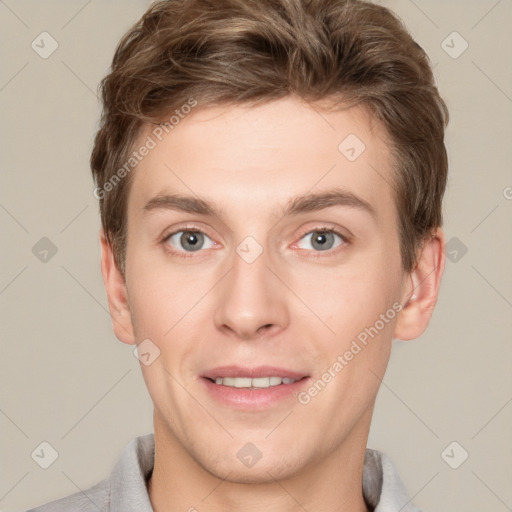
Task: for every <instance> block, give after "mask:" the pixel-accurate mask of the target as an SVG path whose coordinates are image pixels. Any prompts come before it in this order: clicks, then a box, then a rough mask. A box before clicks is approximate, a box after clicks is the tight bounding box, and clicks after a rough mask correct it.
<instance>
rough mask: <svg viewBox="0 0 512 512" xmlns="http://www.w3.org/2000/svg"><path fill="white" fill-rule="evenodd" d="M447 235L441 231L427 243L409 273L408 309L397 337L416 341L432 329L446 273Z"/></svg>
mask: <svg viewBox="0 0 512 512" xmlns="http://www.w3.org/2000/svg"><path fill="white" fill-rule="evenodd" d="M444 246H445V242H444V234H443V231H442V230H441V228H438V229H437V230H436V232H435V233H434V234H433V235H432V237H431V238H430V239H428V240H426V241H425V243H424V245H423V247H422V249H421V252H420V254H419V257H418V261H417V265H416V267H415V268H414V269H413V270H412V271H411V272H410V273H409V275H408V279H407V281H406V286H405V288H404V299H403V301H402V303H403V304H404V307H403V309H402V311H400V314H399V315H398V318H397V322H396V325H395V332H394V335H393V337H394V338H397V339H400V340H412V339H415V338H418V337H419V336H421V334H423V332H424V331H425V329H426V328H427V326H428V323H429V321H430V318H431V317H432V313H433V311H434V307H435V305H436V302H437V297H438V295H439V288H440V284H441V277H442V275H443V271H444V264H445V254H444Z"/></svg>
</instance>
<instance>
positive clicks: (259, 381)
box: [215, 377, 298, 388]
mask: <svg viewBox="0 0 512 512" xmlns="http://www.w3.org/2000/svg"><path fill="white" fill-rule="evenodd" d="M297 380H298V379H290V378H289V377H256V378H254V379H251V378H250V377H217V378H216V379H215V384H218V385H219V386H228V387H231V388H270V387H274V386H279V385H280V384H293V383H294V382H296V381H297Z"/></svg>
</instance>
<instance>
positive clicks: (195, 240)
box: [181, 231, 201, 251]
mask: <svg viewBox="0 0 512 512" xmlns="http://www.w3.org/2000/svg"><path fill="white" fill-rule="evenodd" d="M199 234H200V233H194V232H192V231H188V232H187V231H186V232H184V233H183V235H181V241H182V245H183V247H184V248H185V249H190V250H192V251H197V250H198V249H200V245H201V244H200V237H199V236H198V235H199Z"/></svg>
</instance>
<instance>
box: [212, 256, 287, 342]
mask: <svg viewBox="0 0 512 512" xmlns="http://www.w3.org/2000/svg"><path fill="white" fill-rule="evenodd" d="M268 264H269V261H268V258H267V256H266V252H265V251H264V252H263V253H262V254H261V255H260V256H259V257H258V258H257V259H256V260H255V261H252V262H251V263H248V262H247V261H245V260H244V259H243V258H242V257H240V256H239V254H238V253H236V252H235V253H234V255H233V265H232V268H231V270H230V272H229V273H228V274H227V275H226V277H225V278H224V279H222V281H221V282H220V283H219V285H218V286H217V287H216V311H215V324H216V327H217V328H218V329H220V330H222V331H224V332H225V333H228V334H231V335H232V336H236V337H238V338H239V339H241V340H255V339H258V338H260V337H262V336H263V337H267V336H270V335H272V336H274V335H276V334H278V333H279V332H281V331H282V330H284V329H286V327H287V326H288V323H289V310H288V299H289V297H288V294H289V292H288V290H287V288H286V287H285V286H284V285H283V283H282V282H281V281H280V280H279V279H278V278H277V277H276V275H275V274H276V271H275V270H273V269H272V270H271V269H270V268H269V266H268Z"/></svg>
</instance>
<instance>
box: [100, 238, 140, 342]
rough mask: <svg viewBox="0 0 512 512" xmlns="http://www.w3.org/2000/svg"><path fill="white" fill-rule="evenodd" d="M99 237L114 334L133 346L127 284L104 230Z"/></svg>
mask: <svg viewBox="0 0 512 512" xmlns="http://www.w3.org/2000/svg"><path fill="white" fill-rule="evenodd" d="M99 236H100V242H101V274H102V276H103V282H104V284H105V290H106V292H107V298H108V307H109V310H110V316H111V318H112V326H113V328H114V333H115V335H116V337H117V339H118V340H119V341H122V342H123V343H127V344H129V345H132V344H134V343H135V336H134V332H133V325H132V320H131V313H130V307H129V304H128V295H127V292H126V282H125V279H124V277H123V275H122V274H121V272H120V271H119V268H118V267H117V265H116V263H115V260H114V254H113V252H112V248H111V246H110V245H109V243H108V242H107V239H106V237H105V233H104V231H103V229H101V230H100V234H99Z"/></svg>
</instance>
